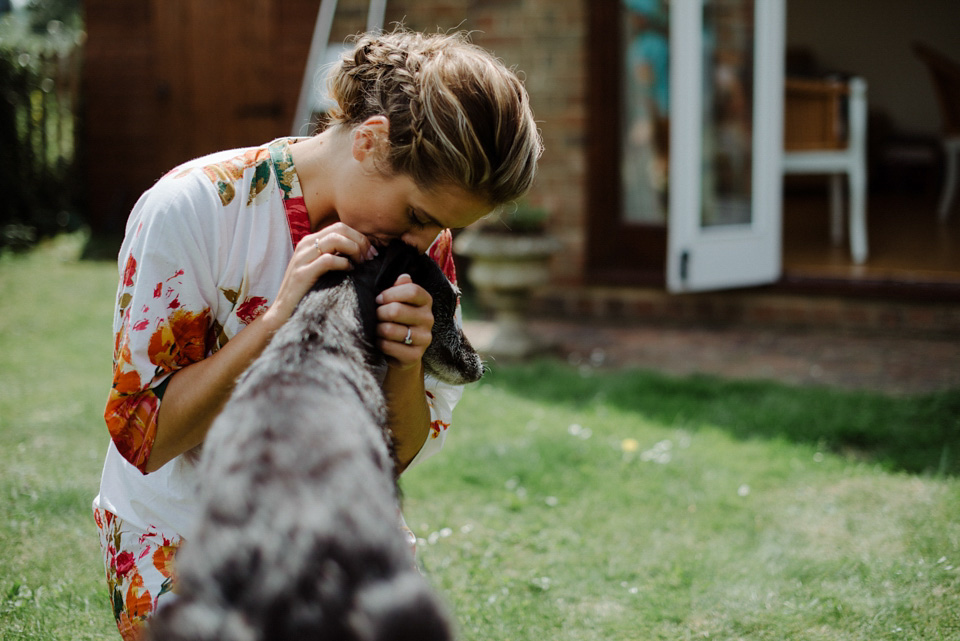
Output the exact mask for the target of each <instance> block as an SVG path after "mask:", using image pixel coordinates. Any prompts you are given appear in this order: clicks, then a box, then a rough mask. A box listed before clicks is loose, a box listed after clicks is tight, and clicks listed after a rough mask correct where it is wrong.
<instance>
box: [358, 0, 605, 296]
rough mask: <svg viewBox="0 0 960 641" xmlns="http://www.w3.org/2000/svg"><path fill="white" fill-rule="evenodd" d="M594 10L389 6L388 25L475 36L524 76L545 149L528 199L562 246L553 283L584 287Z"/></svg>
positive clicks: (570, 1) (580, 6)
mask: <svg viewBox="0 0 960 641" xmlns="http://www.w3.org/2000/svg"><path fill="white" fill-rule="evenodd" d="M350 1H351V2H357V1H358V0H350ZM360 4H365V2H361V3H360ZM588 6H589V3H588V2H585V1H583V0H445V1H444V0H437V1H429V0H400V1H398V0H391V2H388V3H387V14H386V25H385V26H386V28H387V29H389V28H390V25H391V23H393V22H399V21H401V20H402V21H403V23H404V24H405V25H406V26H407V27H409V28H411V29H415V30H420V31H428V32H429V31H436V30H437V29H439V30H441V31H447V30H451V29H462V30H466V31H471V32H473V34H472V40H473V42H475V43H476V44H478V45H480V46H482V47H484V48H486V49H488V50H490V51H492V52H493V53H494V54H495V55H496V56H498V57H499V58H501V59H502V60H503V61H504V62H505V63H506V64H507V65H508V66H511V67H516V68H517V69H518V70H519V71H520V72H521V74H522V77H524V79H525V83H526V87H527V90H528V91H529V93H530V100H531V104H532V106H533V110H534V114H535V116H536V118H537V121H538V122H539V123H540V128H541V133H542V136H543V143H544V154H543V157H542V158H541V160H540V172H539V175H538V177H537V181H536V183H535V185H534V187H533V190H532V192H531V193H530V195H529V198H528V199H529V200H530V202H531V203H532V204H534V205H539V206H543V207H545V208H546V209H547V210H548V211H550V215H551V218H550V223H549V224H550V231H551V232H552V233H553V234H554V235H555V236H557V238H558V239H559V240H560V241H561V242H562V243H563V245H564V250H563V251H562V252H561V253H560V256H562V258H558V259H556V260H555V261H554V264H553V279H554V282H557V283H565V284H572V283H579V282H581V281H582V273H583V264H584V251H585V246H584V243H585V229H584V228H585V212H584V208H585V190H586V182H585V181H586V178H585V174H586V168H585V145H586V140H585V127H586V105H585V85H586V62H585V59H586V47H585V44H586V34H587V16H586V11H587V9H588Z"/></svg>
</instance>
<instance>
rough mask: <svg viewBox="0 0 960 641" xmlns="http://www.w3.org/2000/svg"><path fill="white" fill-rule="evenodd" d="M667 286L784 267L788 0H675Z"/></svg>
mask: <svg viewBox="0 0 960 641" xmlns="http://www.w3.org/2000/svg"><path fill="white" fill-rule="evenodd" d="M669 6H670V59H671V62H670V91H671V99H670V122H671V125H670V158H669V176H670V187H669V216H668V217H667V218H668V223H667V224H668V229H667V288H668V289H669V290H670V291H671V292H694V291H704V290H712V289H724V288H732V287H745V286H750V285H759V284H764V283H769V282H773V281H775V280H777V279H778V278H779V276H780V272H781V233H780V227H781V185H782V178H781V167H780V163H781V155H782V145H783V134H782V129H783V115H782V114H783V60H784V55H783V53H784V29H785V23H784V13H785V6H784V0H670V5H669Z"/></svg>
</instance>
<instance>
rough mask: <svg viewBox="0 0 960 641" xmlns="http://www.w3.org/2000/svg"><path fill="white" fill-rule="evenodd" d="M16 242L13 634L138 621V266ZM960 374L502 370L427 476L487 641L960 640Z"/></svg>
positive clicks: (6, 505) (3, 574)
mask: <svg viewBox="0 0 960 641" xmlns="http://www.w3.org/2000/svg"><path fill="white" fill-rule="evenodd" d="M77 242H78V241H77V237H62V238H60V239H57V240H56V241H55V242H53V243H49V244H47V245H45V246H43V247H42V248H41V249H40V250H39V251H35V252H32V253H30V254H27V255H24V256H15V257H14V256H4V257H0V301H2V307H0V550H2V553H0V639H3V640H7V639H11V640H13V639H65V640H66V639H71V640H72V639H114V638H118V637H117V635H116V632H115V628H114V626H113V622H112V617H111V615H110V609H109V605H108V602H107V597H106V589H105V587H104V585H103V581H102V579H101V568H100V561H99V552H98V549H97V541H96V529H95V526H94V525H93V523H92V519H91V517H90V507H89V505H90V500H91V499H92V497H93V495H94V494H95V493H96V488H97V484H98V480H99V471H100V466H101V462H102V455H103V452H104V450H105V447H106V438H107V437H106V430H105V429H104V428H103V426H102V419H101V411H102V408H103V403H104V401H105V396H106V389H107V385H108V384H109V383H108V381H109V370H110V355H111V351H112V337H111V336H110V314H111V313H112V299H113V296H114V288H115V279H116V271H115V267H114V265H113V264H111V263H104V262H100V263H96V262H78V261H76V260H74V259H73V256H75V255H76V250H77V249H78V247H77ZM958 452H960V391H954V392H945V393H941V394H936V395H929V396H922V397H909V398H891V397H885V396H881V395H875V394H867V393H847V392H840V391H837V390H830V389H819V388H816V389H814V388H793V387H785V386H782V385H777V384H773V383H764V382H729V381H723V380H720V379H715V378H706V377H697V378H692V379H683V380H678V379H671V378H666V377H662V376H658V375H655V374H651V373H644V372H615V373H600V372H595V371H588V370H578V369H574V368H570V367H567V366H565V365H562V364H558V363H551V362H539V363H534V364H531V365H527V366H511V367H506V366H497V367H495V369H494V370H493V371H492V372H491V373H490V374H489V375H488V376H487V377H485V379H484V381H483V382H482V383H481V384H479V385H477V386H474V387H473V388H471V389H469V390H468V391H467V393H466V394H465V396H464V398H463V401H462V402H461V405H460V406H459V407H458V410H457V416H456V421H455V425H454V427H453V428H452V432H451V434H450V436H449V439H448V442H447V446H446V448H445V451H444V452H443V453H442V454H440V455H439V456H437V457H436V458H434V459H432V460H431V461H430V462H429V463H427V464H425V465H423V466H421V467H418V468H415V469H413V470H411V471H410V472H408V474H407V475H406V476H405V478H404V482H403V485H404V491H405V495H406V510H405V511H406V513H407V518H408V521H409V523H410V525H411V526H412V527H413V529H414V530H415V531H416V532H417V533H418V535H419V536H420V537H422V539H423V540H422V541H421V544H420V546H419V548H420V554H421V559H422V562H423V565H424V568H425V571H426V573H427V575H428V577H429V578H430V580H431V581H432V582H434V584H435V585H436V586H437V587H438V589H439V590H440V592H441V593H442V594H443V595H444V596H445V598H446V600H447V601H448V603H450V605H451V608H452V610H453V612H454V613H455V618H456V620H457V623H458V627H459V629H460V632H461V638H463V639H465V640H470V641H483V640H490V641H493V640H496V641H508V640H513V641H521V640H522V641H526V640H533V641H543V640H547V639H549V640H551V641H553V640H585V641H586V640H590V641H595V640H601V641H607V640H611V641H634V640H647V639H671V640H673V639H731V640H734V639H747V640H761V639H764V640H765V639H770V640H774V639H775V640H782V639H790V640H791V641H792V640H821V639H822V640H824V641H826V640H830V641H835V640H840V641H846V640H864V641H867V640H869V641H875V640H882V639H891V640H893V639H897V640H902V639H960V569H958V568H960V480H958V472H960V464H958Z"/></svg>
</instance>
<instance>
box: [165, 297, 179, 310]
mask: <svg viewBox="0 0 960 641" xmlns="http://www.w3.org/2000/svg"><path fill="white" fill-rule="evenodd" d="M167 307H169V308H170V309H177V308H179V307H180V299H179V298H174V299H173V300H172V301H170V304H169V305H167Z"/></svg>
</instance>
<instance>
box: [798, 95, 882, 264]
mask: <svg viewBox="0 0 960 641" xmlns="http://www.w3.org/2000/svg"><path fill="white" fill-rule="evenodd" d="M785 85H786V93H785V100H784V126H783V129H784V154H783V172H784V173H801V174H829V175H830V236H831V239H832V240H833V242H834V244H837V245H839V244H840V243H841V242H842V241H843V174H846V175H847V180H848V185H849V193H850V206H849V212H848V216H847V218H848V227H849V230H848V235H849V237H850V254H851V255H852V257H853V262H855V263H857V264H858V265H859V264H862V263H863V262H865V261H866V260H867V253H868V248H867V83H866V81H865V80H863V78H857V77H854V78H851V79H849V81H847V82H844V81H841V80H834V79H826V80H814V79H799V78H788V79H787V80H786V81H785Z"/></svg>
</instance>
